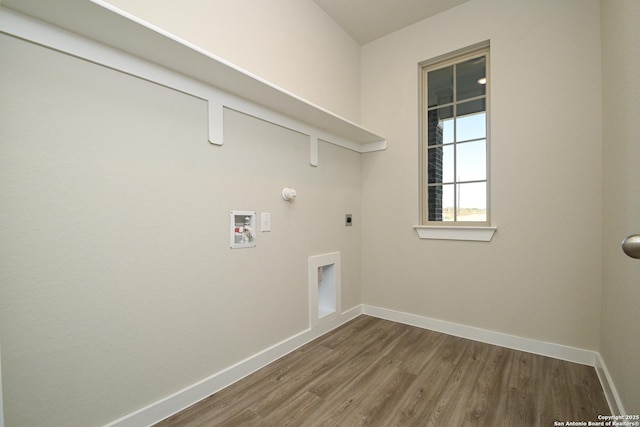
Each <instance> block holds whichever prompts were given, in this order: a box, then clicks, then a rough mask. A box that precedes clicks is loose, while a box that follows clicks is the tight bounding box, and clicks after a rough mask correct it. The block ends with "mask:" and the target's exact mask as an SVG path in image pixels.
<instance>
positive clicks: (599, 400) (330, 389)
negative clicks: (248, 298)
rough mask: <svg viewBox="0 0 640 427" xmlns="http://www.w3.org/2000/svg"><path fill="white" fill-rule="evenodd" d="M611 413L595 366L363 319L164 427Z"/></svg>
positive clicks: (519, 420)
mask: <svg viewBox="0 0 640 427" xmlns="http://www.w3.org/2000/svg"><path fill="white" fill-rule="evenodd" d="M607 414H610V412H609V407H608V405H607V402H606V400H605V397H604V393H603V391H602V387H601V385H600V382H599V380H598V377H597V376H596V372H595V369H594V368H593V367H590V366H585V365H579V364H576V363H570V362H564V361H561V360H557V359H552V358H549V357H544V356H538V355H535V354H531V353H525V352H521V351H516V350H510V349H507V348H503V347H498V346H493V345H489V344H483V343H479V342H475V341H471V340H466V339H463V338H458V337H453V336H449V335H445V334H441V333H437V332H433V331H428V330H424V329H420V328H416V327H412V326H407V325H403V324H399V323H395V322H390V321H386V320H381V319H377V318H373V317H369V316H360V317H358V318H356V319H354V320H353V321H351V322H349V323H347V324H345V325H343V326H341V327H340V328H338V329H336V330H334V331H332V332H330V333H328V334H326V335H324V336H322V337H320V338H318V339H316V340H314V341H313V342H311V343H309V344H307V345H305V346H303V347H301V348H299V349H298V350H296V351H294V352H293V353H290V354H288V355H287V356H285V357H283V358H281V359H279V360H277V361H275V362H274V363H272V364H270V365H268V366H266V367H265V368H263V369H261V370H259V371H257V372H255V373H253V374H252V375H250V376H248V377H246V378H244V379H242V380H241V381H239V382H237V383H235V384H233V385H231V386H229V387H227V388H225V389H224V390H221V391H220V392H218V393H216V394H214V395H212V396H210V397H208V398H206V399H204V400H202V401H201V402H199V403H197V404H195V405H193V406H191V407H190V408H187V409H185V410H184V411H182V412H180V413H178V414H176V415H174V416H172V417H170V418H168V419H166V420H164V421H162V422H160V423H158V424H156V426H158V427H167V426H185V427H186V426H364V425H370V426H433V427H449V426H450V427H460V426H478V427H480V426H486V427H496V426H509V427H518V426H521V427H538V426H539V427H547V426H553V425H554V421H561V422H566V421H585V422H586V421H597V417H598V415H607Z"/></svg>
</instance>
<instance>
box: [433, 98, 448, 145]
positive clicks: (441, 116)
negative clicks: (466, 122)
mask: <svg viewBox="0 0 640 427" xmlns="http://www.w3.org/2000/svg"><path fill="white" fill-rule="evenodd" d="M450 142H453V107H451V106H450V107H443V108H438V109H434V110H430V111H428V112H427V145H440V144H447V143H450Z"/></svg>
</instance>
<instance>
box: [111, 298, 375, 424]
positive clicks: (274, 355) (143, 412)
mask: <svg viewBox="0 0 640 427" xmlns="http://www.w3.org/2000/svg"><path fill="white" fill-rule="evenodd" d="M360 314H362V306H357V307H354V308H352V309H350V310H347V311H346V312H344V313H342V314H341V315H336V316H331V318H330V319H326V320H324V319H323V322H321V323H320V324H319V325H318V327H316V328H314V329H307V330H305V331H302V332H300V333H298V334H296V335H294V336H292V337H289V338H287V339H286V340H284V341H281V342H279V343H277V344H275V345H273V346H271V347H269V348H267V349H265V350H263V351H261V352H260V353H257V354H255V355H253V356H251V357H249V358H247V359H245V360H243V361H241V362H238V363H236V364H235V365H233V366H230V367H229V368H227V369H224V370H223V371H220V372H218V373H216V374H214V375H212V376H210V377H208V378H205V379H204V380H202V381H200V382H198V383H196V384H193V385H191V386H189V387H187V388H185V389H183V390H180V391H179V392H177V393H175V394H173V395H171V396H168V397H166V398H164V399H162V400H159V401H158V402H155V403H152V404H151V405H149V406H147V407H145V408H142V409H139V410H138V411H135V412H133V413H131V414H128V415H126V416H124V417H122V418H120V419H117V420H115V421H113V422H111V423H109V424H107V425H106V426H105V427H141V426H150V425H153V424H155V423H158V422H160V421H162V420H164V419H165V418H168V417H170V416H171V415H173V414H175V413H177V412H180V411H181V410H183V409H185V408H188V407H189V406H191V405H193V404H194V403H197V402H199V401H201V400H202V399H204V398H206V397H208V396H211V395H212V394H214V393H216V392H218V391H220V390H222V389H223V388H225V387H228V386H230V385H231V384H233V383H235V382H237V381H239V380H241V379H242V378H244V377H246V376H247V375H249V374H251V373H253V372H255V371H257V370H258V369H260V368H263V367H265V366H267V365H268V364H270V363H272V362H274V361H276V360H277V359H279V358H281V357H283V356H285V355H287V354H288V353H291V352H292V351H294V350H295V349H297V348H299V347H301V346H303V345H304V344H306V343H308V342H310V341H312V340H314V339H316V338H318V337H320V336H322V335H324V334H326V333H327V332H329V331H331V330H333V329H335V328H337V327H338V326H340V325H342V324H344V323H346V322H348V321H350V320H352V319H355V318H356V317H358V316H359V315H360Z"/></svg>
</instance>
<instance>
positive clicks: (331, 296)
mask: <svg viewBox="0 0 640 427" xmlns="http://www.w3.org/2000/svg"><path fill="white" fill-rule="evenodd" d="M334 266H335V264H329V265H323V266H322V267H318V318H319V319H322V318H323V317H325V316H328V315H330V314H332V313H335V312H336V289H335V288H336V282H335V277H334V269H335V268H334Z"/></svg>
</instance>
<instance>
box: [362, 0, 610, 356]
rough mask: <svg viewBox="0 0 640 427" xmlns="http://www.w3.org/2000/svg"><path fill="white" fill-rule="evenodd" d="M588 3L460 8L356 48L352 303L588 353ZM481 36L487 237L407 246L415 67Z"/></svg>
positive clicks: (592, 200)
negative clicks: (359, 224)
mask: <svg viewBox="0 0 640 427" xmlns="http://www.w3.org/2000/svg"><path fill="white" fill-rule="evenodd" d="M599 28H600V26H599V4H598V1H597V0H590V1H584V0H575V1H562V2H558V1H555V0H546V1H535V2H531V1H528V0H526V1H525V0H520V1H509V2H505V1H500V0H472V1H470V2H468V3H465V4H463V5H461V6H458V7H456V8H454V9H451V10H449V11H447V12H444V13H442V14H439V15H437V16H435V17H433V18H430V19H427V20H424V21H421V22H419V23H417V24H414V25H412V26H410V27H407V28H405V29H403V30H400V31H398V32H396V33H393V34H391V35H389V36H387V37H384V38H382V39H379V40H377V41H374V42H371V43H370V44H367V45H365V46H364V47H363V49H362V59H361V65H362V76H363V77H362V89H361V91H362V118H363V125H365V126H369V127H374V128H375V129H376V130H377V131H378V132H380V133H381V134H382V135H385V136H386V137H387V138H388V140H389V148H388V149H387V151H385V152H380V153H370V154H366V155H364V156H363V166H362V175H363V179H362V182H363V207H362V209H363V216H364V219H363V222H364V224H363V245H362V247H363V263H362V271H363V275H362V280H363V302H364V303H365V304H371V305H374V306H375V305H377V306H384V307H386V308H390V309H395V310H399V311H404V312H408V313H413V314H417V315H421V316H426V317H431V318H436V319H440V320H447V321H451V322H455V323H460V324H465V325H472V326H475V327H479V328H484V329H488V330H492V331H499V332H505V333H508V334H512V335H517V336H522V337H527V338H532V339H537V340H542V341H548V342H553V343H559V344H564V345H569V346H575V347H580V348H585V349H594V350H595V349H597V348H598V331H599V325H600V291H601V274H602V272H601V220H602V202H601V176H602V164H601V162H602V161H601V155H602V152H601V151H602V150H601V112H602V110H601V73H600V54H599V46H600V30H599ZM484 40H490V41H491V75H490V78H491V83H492V86H491V114H492V119H491V134H492V139H491V182H492V184H491V192H492V216H493V223H494V225H497V227H498V231H497V233H496V235H495V236H494V238H493V241H492V242H490V243H478V242H454V241H436V240H419V239H418V237H417V236H416V233H415V231H414V230H413V228H412V227H413V226H414V225H418V221H419V219H418V218H419V205H418V203H419V202H418V197H419V188H418V165H419V156H418V145H419V142H418V93H417V85H418V70H417V64H418V63H419V62H421V61H424V60H427V59H430V58H433V57H436V56H438V55H441V54H444V53H447V52H451V51H454V50H456V49H460V48H463V47H466V46H469V45H473V44H475V43H478V42H482V41H484Z"/></svg>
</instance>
